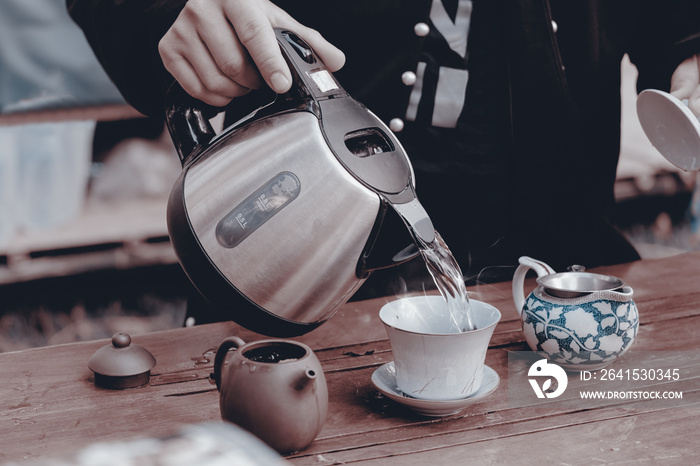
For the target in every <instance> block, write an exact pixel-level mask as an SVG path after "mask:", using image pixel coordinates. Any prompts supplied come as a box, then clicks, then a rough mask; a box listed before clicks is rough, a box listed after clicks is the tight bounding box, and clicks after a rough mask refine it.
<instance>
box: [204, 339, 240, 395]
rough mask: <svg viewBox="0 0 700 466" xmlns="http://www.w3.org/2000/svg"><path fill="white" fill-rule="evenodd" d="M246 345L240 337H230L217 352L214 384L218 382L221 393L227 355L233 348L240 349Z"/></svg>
mask: <svg viewBox="0 0 700 466" xmlns="http://www.w3.org/2000/svg"><path fill="white" fill-rule="evenodd" d="M243 345H245V341H243V340H241V339H240V338H238V337H228V338H225V339H224V340H223V341H222V342H221V344H220V345H219V348H218V349H217V350H216V356H215V357H214V374H212V375H213V377H214V382H216V389H217V390H219V391H221V369H222V368H223V365H224V361H225V360H226V355H227V354H228V352H229V350H231V349H232V348H235V349H238V348H240V347H241V346H243Z"/></svg>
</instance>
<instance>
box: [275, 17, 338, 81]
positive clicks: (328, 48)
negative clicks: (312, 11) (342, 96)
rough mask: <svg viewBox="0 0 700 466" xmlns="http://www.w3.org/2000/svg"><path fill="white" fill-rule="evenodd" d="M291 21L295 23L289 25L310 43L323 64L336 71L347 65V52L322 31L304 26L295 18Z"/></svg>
mask: <svg viewBox="0 0 700 466" xmlns="http://www.w3.org/2000/svg"><path fill="white" fill-rule="evenodd" d="M290 19H291V18H290ZM291 21H293V22H294V23H293V24H292V25H290V26H288V27H289V28H290V29H291V30H292V31H294V32H296V33H297V34H298V35H299V37H301V38H302V39H304V41H306V43H307V44H309V47H311V48H312V49H313V50H314V52H316V54H317V55H318V56H319V58H320V59H321V61H322V62H323V64H324V65H326V68H328V69H329V70H330V71H333V72H335V71H338V70H339V69H341V68H342V67H343V65H345V54H344V53H343V52H342V51H341V50H340V49H339V48H337V47H336V46H335V45H333V44H331V43H330V42H328V41H327V40H326V39H324V38H323V36H322V35H321V33H319V32H318V31H316V30H315V29H311V28H308V27H306V26H303V25H302V24H300V23H298V22H296V21H295V20H293V19H291Z"/></svg>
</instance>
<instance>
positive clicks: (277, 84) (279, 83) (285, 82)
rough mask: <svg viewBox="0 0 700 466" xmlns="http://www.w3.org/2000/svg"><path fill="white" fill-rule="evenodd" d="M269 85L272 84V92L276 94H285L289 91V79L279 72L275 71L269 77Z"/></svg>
mask: <svg viewBox="0 0 700 466" xmlns="http://www.w3.org/2000/svg"><path fill="white" fill-rule="evenodd" d="M270 83H271V84H272V90H273V91H275V92H277V93H281V92H287V91H288V90H289V79H287V77H286V76H285V75H284V74H283V73H281V72H279V71H276V72H275V73H273V74H272V76H270Z"/></svg>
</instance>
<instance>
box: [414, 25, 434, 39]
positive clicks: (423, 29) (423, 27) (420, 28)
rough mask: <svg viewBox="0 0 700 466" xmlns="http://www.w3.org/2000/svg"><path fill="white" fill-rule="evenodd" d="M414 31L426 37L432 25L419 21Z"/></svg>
mask: <svg viewBox="0 0 700 466" xmlns="http://www.w3.org/2000/svg"><path fill="white" fill-rule="evenodd" d="M413 32H415V33H416V35H417V36H418V37H425V36H427V35H428V33H429V32H430V26H428V25H427V24H425V23H417V24H416V25H415V26H413Z"/></svg>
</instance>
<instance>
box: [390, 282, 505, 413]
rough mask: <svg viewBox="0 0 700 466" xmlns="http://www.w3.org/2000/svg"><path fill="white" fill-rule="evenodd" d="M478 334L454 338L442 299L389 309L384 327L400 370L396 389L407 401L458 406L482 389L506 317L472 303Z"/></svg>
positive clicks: (409, 302) (404, 302)
mask: <svg viewBox="0 0 700 466" xmlns="http://www.w3.org/2000/svg"><path fill="white" fill-rule="evenodd" d="M470 304H471V312H472V316H473V319H474V322H475V324H476V330H472V331H468V332H462V333H449V332H450V329H451V328H452V326H451V324H450V322H449V321H448V319H447V318H446V309H447V303H446V301H445V300H444V299H443V297H442V296H416V297H410V298H401V299H398V300H396V301H392V302H390V303H388V304H386V305H384V306H383V307H382V308H381V310H380V311H379V317H380V319H381V320H382V322H383V323H384V327H385V328H386V331H387V334H388V335H389V340H390V342H391V349H392V352H393V355H394V365H395V367H396V384H397V386H398V388H399V389H401V391H402V392H403V393H404V394H405V395H408V396H411V397H414V398H419V399H425V400H457V399H461V398H466V397H468V396H470V395H472V394H473V393H475V392H476V391H477V390H478V389H479V387H480V386H481V380H482V373H483V368H484V359H485V358H486V350H487V349H488V346H489V341H490V340H491V335H493V331H494V329H495V328H496V324H497V323H498V321H499V320H500V319H501V313H500V312H499V311H498V309H496V308H495V307H493V306H491V305H490V304H486V303H484V302H481V301H474V300H470Z"/></svg>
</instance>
